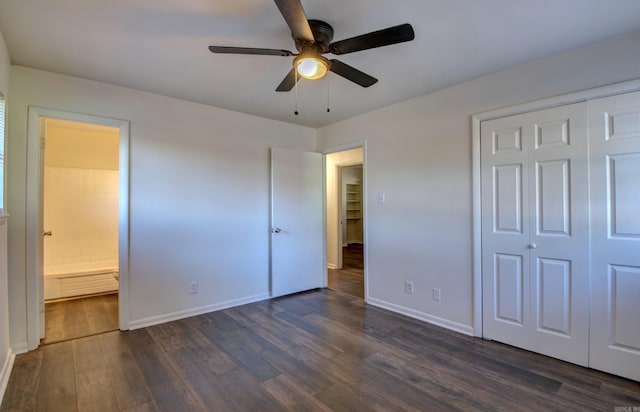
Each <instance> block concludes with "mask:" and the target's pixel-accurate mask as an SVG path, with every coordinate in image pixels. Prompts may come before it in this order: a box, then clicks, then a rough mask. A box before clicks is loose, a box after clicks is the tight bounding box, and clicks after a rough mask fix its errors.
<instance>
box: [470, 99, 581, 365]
mask: <svg viewBox="0 0 640 412" xmlns="http://www.w3.org/2000/svg"><path fill="white" fill-rule="evenodd" d="M585 107H586V105H585V104H584V103H580V104H574V105H568V106H562V107H558V108H553V109H548V110H541V111H537V112H532V113H526V114H522V115H516V116H510V117H506V118H500V119H495V120H489V121H484V122H482V125H481V143H480V144H481V174H482V177H481V182H482V183H481V184H482V278H483V292H482V293H483V335H484V337H486V338H489V339H493V340H497V341H500V342H504V343H507V344H511V345H514V346H518V347H521V348H524V349H528V350H532V351H535V352H538V353H542V354H545V355H549V356H553V357H556V358H559V359H563V360H566V361H569V362H573V363H577V364H580V365H587V363H588V349H589V348H588V344H589V262H588V258H587V257H588V251H589V243H588V242H589V233H588V230H589V227H588V224H589V221H588V219H589V214H588V211H589V209H588V205H589V203H588V202H589V199H588V182H587V180H588V165H587V159H588V152H587V129H586V127H587V126H586V124H587V120H586V109H585Z"/></svg>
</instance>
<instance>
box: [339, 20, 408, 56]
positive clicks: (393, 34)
mask: <svg viewBox="0 0 640 412" xmlns="http://www.w3.org/2000/svg"><path fill="white" fill-rule="evenodd" d="M414 38H415V34H414V32H413V27H411V25H410V24H409V23H405V24H401V25H399V26H393V27H389V28H386V29H382V30H378V31H373V32H371V33H367V34H362V35H360V36H356V37H351V38H350V39H345V40H340V41H337V42H335V43H331V44H330V45H329V52H331V53H333V54H337V55H340V54H347V53H353V52H357V51H361V50H367V49H373V48H376V47H382V46H389V45H391V44H396V43H402V42H405V41H411V40H413V39H414Z"/></svg>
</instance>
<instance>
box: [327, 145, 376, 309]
mask: <svg viewBox="0 0 640 412" xmlns="http://www.w3.org/2000/svg"><path fill="white" fill-rule="evenodd" d="M352 149H362V192H361V194H360V196H361V199H360V201H361V203H360V205H361V208H362V241H363V242H364V248H363V259H364V301H365V302H367V301H368V300H369V270H368V267H369V264H368V258H367V257H368V256H369V238H368V234H367V233H368V231H367V228H368V226H369V224H368V221H367V220H368V217H369V213H368V210H367V181H368V180H367V141H366V140H359V141H354V142H351V143H346V144H343V145H338V146H331V147H328V148H326V149H324V151H323V152H322V153H323V154H324V155H325V158H326V155H329V154H332V153H338V152H344V151H347V150H352ZM342 166H353V165H347V164H345V165H336V169H338V170H336V176H337V179H338V187H337V191H338V193H337V196H336V197H337V201H338V210H339V211H340V210H341V209H342V206H341V202H342V199H341V192H342V190H341V187H342V181H341V176H342V174H341V173H340V171H339V169H340V167H342ZM325 168H326V163H325ZM324 193H325V196H324V197H325V199H327V185H326V184H325V185H324ZM325 203H326V200H325ZM325 215H326V204H325ZM340 230H341V227H340V217H338V227H337V230H336V233H338V241H339V243H340V245H339V249H340V250H339V251H338V253H339V256H338V258H337V261H338V263H339V264H340V266H342V248H341V247H342V244H341V239H342V236H341V234H340ZM327 236H328V233H327V229H326V225H325V243H326V238H327ZM325 249H326V248H325ZM325 256H327V252H325ZM325 260H326V259H325ZM325 266H326V265H325ZM327 284H328V275H327V281H326V282H325V286H326V285H327Z"/></svg>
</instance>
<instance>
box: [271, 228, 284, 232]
mask: <svg viewBox="0 0 640 412" xmlns="http://www.w3.org/2000/svg"><path fill="white" fill-rule="evenodd" d="M280 232H282V229H280V228H279V227H274V228H273V229H271V233H280Z"/></svg>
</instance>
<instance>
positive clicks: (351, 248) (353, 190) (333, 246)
mask: <svg viewBox="0 0 640 412" xmlns="http://www.w3.org/2000/svg"><path fill="white" fill-rule="evenodd" d="M326 167H327V172H326V174H327V267H328V277H327V285H328V287H329V288H330V289H334V290H339V291H341V292H344V293H347V294H349V295H352V296H356V297H359V298H363V299H364V298H365V297H366V293H365V290H366V288H365V286H366V285H365V268H364V267H365V265H364V262H365V245H364V239H365V236H364V222H365V215H364V212H365V207H364V206H365V204H364V201H365V198H364V173H363V170H364V150H363V148H362V147H358V148H355V149H350V150H345V151H340V152H335V153H331V154H328V155H327V162H326Z"/></svg>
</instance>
